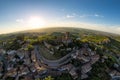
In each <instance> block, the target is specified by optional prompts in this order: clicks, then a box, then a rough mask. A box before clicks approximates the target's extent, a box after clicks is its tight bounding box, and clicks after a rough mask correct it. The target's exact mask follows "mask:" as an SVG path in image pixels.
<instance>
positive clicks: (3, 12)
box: [0, 0, 120, 34]
mask: <svg viewBox="0 0 120 80" xmlns="http://www.w3.org/2000/svg"><path fill="white" fill-rule="evenodd" d="M45 27H80V28H87V29H93V30H100V31H106V32H112V33H117V34H120V0H0V34H3V33H10V32H16V31H22V30H29V29H35V28H45Z"/></svg>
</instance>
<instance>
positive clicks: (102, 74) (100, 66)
mask: <svg viewBox="0 0 120 80" xmlns="http://www.w3.org/2000/svg"><path fill="white" fill-rule="evenodd" d="M107 68H108V67H107V65H106V64H105V63H101V62H96V63H95V64H93V65H92V70H91V75H90V77H89V79H90V80H110V76H109V75H108V73H106V69H107Z"/></svg>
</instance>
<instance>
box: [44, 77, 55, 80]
mask: <svg viewBox="0 0 120 80" xmlns="http://www.w3.org/2000/svg"><path fill="white" fill-rule="evenodd" d="M44 80H54V78H52V77H51V76H47V77H45V79H44Z"/></svg>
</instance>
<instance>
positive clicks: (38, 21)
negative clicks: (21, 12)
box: [28, 16, 45, 28]
mask: <svg viewBox="0 0 120 80" xmlns="http://www.w3.org/2000/svg"><path fill="white" fill-rule="evenodd" d="M28 25H29V26H30V27H32V28H39V27H42V26H44V25H45V21H44V20H43V19H42V18H41V17H37V16H32V17H30V19H29V20H28Z"/></svg>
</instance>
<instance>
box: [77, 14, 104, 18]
mask: <svg viewBox="0 0 120 80" xmlns="http://www.w3.org/2000/svg"><path fill="white" fill-rule="evenodd" d="M79 17H80V18H85V17H99V18H102V17H104V16H102V15H99V14H83V15H79Z"/></svg>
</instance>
